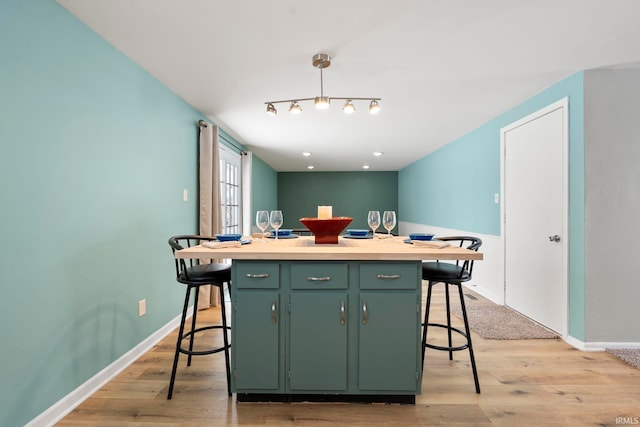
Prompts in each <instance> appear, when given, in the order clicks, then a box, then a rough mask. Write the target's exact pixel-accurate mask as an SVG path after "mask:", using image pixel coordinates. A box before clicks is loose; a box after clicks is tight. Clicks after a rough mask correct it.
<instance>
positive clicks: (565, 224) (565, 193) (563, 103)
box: [500, 97, 570, 338]
mask: <svg viewBox="0 0 640 427" xmlns="http://www.w3.org/2000/svg"><path fill="white" fill-rule="evenodd" d="M559 109H562V112H563V117H562V119H563V124H564V127H563V135H562V157H563V161H562V230H561V233H562V234H561V236H562V240H560V243H561V245H562V284H561V285H562V287H563V289H562V297H563V301H562V306H563V307H564V313H562V318H563V322H562V326H563V329H562V330H561V331H558V332H560V333H561V335H562V337H563V338H566V337H567V336H568V330H569V238H570V236H569V98H568V97H565V98H562V99H560V100H559V101H556V102H554V103H552V104H550V105H548V106H546V107H543V108H541V109H539V110H538V111H536V112H534V113H531V114H529V115H527V116H525V117H523V118H521V119H519V120H516V121H515V122H513V123H511V124H509V125H507V126H505V127H503V128H501V129H500V194H501V195H502V201H501V203H500V237H501V243H502V269H501V273H502V282H503V289H502V292H503V293H502V298H503V301H504V304H505V305H506V303H507V300H506V293H507V274H506V268H507V245H506V236H505V220H506V214H507V212H506V206H505V199H504V195H505V179H506V176H505V163H506V145H505V144H506V134H507V132H509V131H510V130H513V129H515V128H518V127H520V126H522V125H524V124H526V123H528V122H531V121H533V120H535V119H537V118H540V117H542V116H545V115H547V114H549V113H551V112H553V111H556V110H559Z"/></svg>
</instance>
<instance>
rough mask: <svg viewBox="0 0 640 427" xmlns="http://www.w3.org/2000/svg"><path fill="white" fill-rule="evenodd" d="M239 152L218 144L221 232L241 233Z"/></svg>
mask: <svg viewBox="0 0 640 427" xmlns="http://www.w3.org/2000/svg"><path fill="white" fill-rule="evenodd" d="M240 164H241V158H240V154H238V153H234V152H233V151H231V150H230V149H229V148H227V147H226V146H224V145H223V144H220V204H221V211H222V230H221V231H222V233H242V179H241V177H242V174H241V167H240Z"/></svg>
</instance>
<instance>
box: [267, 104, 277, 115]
mask: <svg viewBox="0 0 640 427" xmlns="http://www.w3.org/2000/svg"><path fill="white" fill-rule="evenodd" d="M267 114H270V115H272V116H275V115H276V114H278V110H276V107H274V106H273V104H272V103H270V102H269V103H267Z"/></svg>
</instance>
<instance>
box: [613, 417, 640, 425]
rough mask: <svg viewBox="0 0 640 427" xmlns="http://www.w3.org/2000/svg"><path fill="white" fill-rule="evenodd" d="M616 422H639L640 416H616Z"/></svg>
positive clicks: (629, 423) (633, 423) (620, 423)
mask: <svg viewBox="0 0 640 427" xmlns="http://www.w3.org/2000/svg"><path fill="white" fill-rule="evenodd" d="M616 424H619V425H636V424H640V417H616Z"/></svg>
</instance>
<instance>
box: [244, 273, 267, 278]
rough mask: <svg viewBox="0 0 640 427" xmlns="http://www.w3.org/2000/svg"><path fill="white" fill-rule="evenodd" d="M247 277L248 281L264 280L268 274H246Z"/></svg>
mask: <svg viewBox="0 0 640 427" xmlns="http://www.w3.org/2000/svg"><path fill="white" fill-rule="evenodd" d="M247 277H248V278H249V279H266V278H267V277H269V273H260V274H251V273H247Z"/></svg>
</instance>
